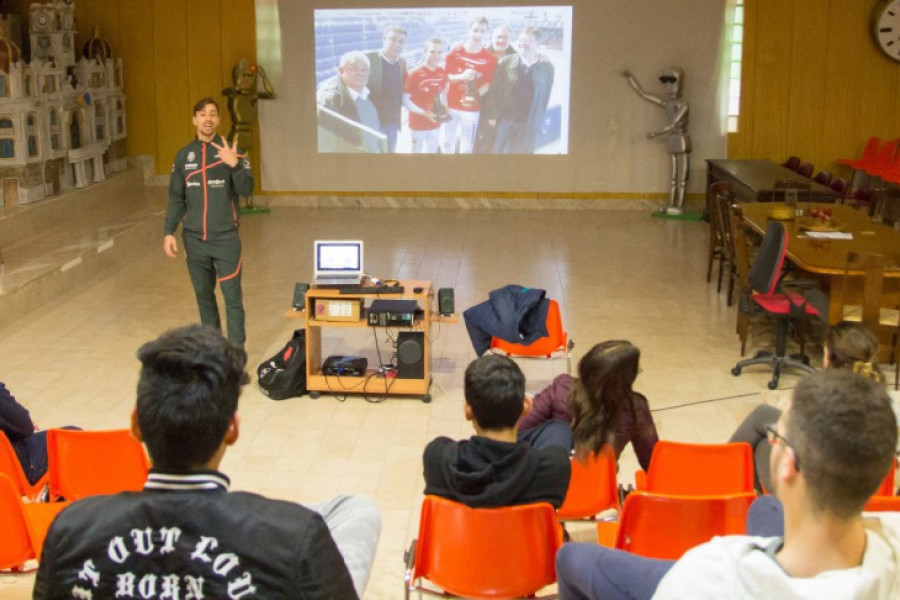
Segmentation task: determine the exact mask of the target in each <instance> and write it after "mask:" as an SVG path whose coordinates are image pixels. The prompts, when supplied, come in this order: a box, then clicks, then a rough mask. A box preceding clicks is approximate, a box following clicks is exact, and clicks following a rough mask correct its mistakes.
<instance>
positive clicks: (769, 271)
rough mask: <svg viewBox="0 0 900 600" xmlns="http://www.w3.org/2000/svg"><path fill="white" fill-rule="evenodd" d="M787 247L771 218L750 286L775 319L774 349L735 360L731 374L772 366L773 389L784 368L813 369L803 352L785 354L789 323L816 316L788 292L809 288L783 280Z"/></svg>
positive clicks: (813, 309)
mask: <svg viewBox="0 0 900 600" xmlns="http://www.w3.org/2000/svg"><path fill="white" fill-rule="evenodd" d="M787 248H788V235H787V230H786V229H785V228H784V225H783V224H782V223H781V222H779V221H772V222H770V223H769V227H768V229H767V230H766V234H765V236H763V240H762V243H761V244H760V246H759V251H758V253H757V255H756V258H755V259H754V261H753V265H752V266H751V267H750V289H751V295H750V300H752V301H753V302H754V303H755V304H756V305H758V306H759V307H760V308H762V310H763V311H765V313H766V314H769V315H771V316H773V317H774V318H775V351H774V352H769V351H765V350H762V351H760V352H758V353H757V354H756V356H754V357H753V358H747V359H744V360H742V361H740V362H738V363H737V364H736V365H735V366H734V368H732V369H731V374H732V375H734V376H735V377H737V376H738V375H740V374H741V371H742V370H743V369H744V368H745V367H749V366H752V365H763V364H765V365H771V366H772V368H773V373H772V379H771V380H770V381H769V384H768V387H769V389H770V390H774V389H775V388H777V387H778V379H779V378H780V377H781V371H782V370H783V369H784V368H785V367H793V368H796V369H800V370H802V371H806V372H807V373H812V372H813V371H814V369H813V368H812V367H810V366H809V358H808V357H807V356H805V355H803V354H802V353H801V354H800V355H799V356H797V357H792V356H787V354H786V347H787V337H788V331H789V329H790V325H791V323H798V324H799V325H800V326H802V320H803V319H805V318H806V317H807V315H811V316H818V315H819V311H818V309H817V308H816V307H814V306H812V305H811V304H809V303H808V302H807V301H806V298H804V297H803V295H802V294H800V293H798V292H794V291H788V290H787V289H786V288H788V287H790V286H794V287H798V288H801V287H802V288H808V287H810V282H806V281H801V280H794V281H790V282H786V281H784V280H783V277H784V274H783V266H784V260H785V256H786V254H787Z"/></svg>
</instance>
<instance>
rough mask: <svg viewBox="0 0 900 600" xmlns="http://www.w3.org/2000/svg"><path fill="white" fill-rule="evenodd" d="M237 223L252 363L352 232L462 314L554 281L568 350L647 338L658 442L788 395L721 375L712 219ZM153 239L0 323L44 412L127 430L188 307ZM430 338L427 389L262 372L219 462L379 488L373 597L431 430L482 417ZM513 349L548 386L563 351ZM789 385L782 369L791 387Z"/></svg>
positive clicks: (704, 429)
mask: <svg viewBox="0 0 900 600" xmlns="http://www.w3.org/2000/svg"><path fill="white" fill-rule="evenodd" d="M73 218H77V216H73ZM156 218H160V217H156ZM155 226H157V225H156V224H154V227H155ZM160 229H161V226H160ZM242 238H243V242H244V253H245V260H244V273H245V275H244V293H245V305H246V309H247V326H248V334H249V339H248V352H249V355H250V368H251V370H253V371H254V372H255V366H256V365H257V364H258V363H259V362H260V361H261V360H263V359H264V358H266V357H267V356H269V355H271V354H272V353H274V352H275V351H276V350H277V349H279V348H280V346H281V345H282V344H283V343H284V342H285V341H286V340H287V339H288V337H289V336H290V334H291V332H292V330H293V329H294V328H295V327H299V326H300V324H301V322H300V321H297V320H291V319H287V318H285V317H284V316H283V315H284V312H285V309H286V308H287V307H288V305H289V303H290V299H291V294H292V290H293V285H294V282H295V281H308V279H309V277H310V275H311V268H312V256H311V253H312V242H313V240H314V239H328V238H338V239H341V238H347V239H353V238H359V239H363V240H364V241H365V248H366V257H365V262H366V267H367V271H368V272H369V273H371V274H373V275H376V276H379V277H383V278H384V277H399V278H419V279H431V280H433V281H434V284H435V287H453V288H455V290H456V306H457V310H458V311H460V312H461V310H462V309H465V308H466V307H468V306H471V305H473V304H476V303H478V302H480V301H482V300H484V299H486V298H487V294H488V292H489V291H490V290H493V289H495V288H498V287H500V286H502V285H504V284H507V283H520V284H523V285H528V286H533V287H541V288H544V289H546V290H547V292H548V295H549V296H550V297H553V298H556V299H558V300H559V301H560V305H561V308H562V313H563V320H564V323H565V324H566V327H567V329H568V331H569V333H570V335H571V337H572V339H574V340H575V343H576V346H575V359H576V360H577V358H579V357H580V356H581V354H582V353H583V352H584V351H585V350H587V349H589V348H590V347H591V345H592V344H594V343H596V342H599V341H602V340H606V339H611V338H625V339H629V340H631V341H632V342H633V343H634V344H636V345H637V346H638V347H640V348H641V350H642V366H643V373H642V374H641V375H640V376H639V378H638V381H637V385H636V388H637V389H638V390H639V391H641V392H643V393H644V394H646V396H647V397H648V398H649V400H650V404H651V407H652V408H653V409H654V410H655V411H656V412H655V419H656V422H657V426H658V428H659V432H660V435H661V436H662V437H664V438H670V439H678V440H690V441H709V442H712V441H723V440H725V439H727V437H728V436H729V434H730V433H731V431H732V430H733V428H734V427H735V425H736V424H737V423H738V422H739V421H740V420H741V418H742V417H743V416H744V415H745V414H746V413H747V412H748V411H749V410H750V408H751V407H752V406H754V405H755V404H756V403H758V402H760V401H770V402H772V401H775V400H776V399H777V394H776V393H771V392H768V391H767V390H766V386H765V384H766V382H767V381H768V378H769V374H768V373H767V372H766V370H765V369H749V370H747V371H745V373H744V374H743V375H742V376H741V377H732V375H731V374H730V372H729V370H730V368H731V366H732V365H733V364H734V362H735V361H736V360H738V358H739V356H738V355H739V347H740V344H739V341H738V339H737V337H736V335H735V334H734V322H735V314H736V308H735V307H734V306H732V307H726V304H725V297H724V294H718V293H716V290H715V285H714V284H712V285H710V284H707V283H706V281H705V272H706V245H707V226H706V224H705V223H702V222H690V221H671V220H666V219H658V218H651V216H650V215H649V214H648V213H646V212H643V211H642V212H636V211H525V210H521V211H517V210H411V209H306V208H276V209H274V210H273V212H272V213H271V214H262V215H251V216H247V217H245V218H244V220H243V228H242ZM161 241H162V240H161V239H160V244H159V245H152V246H150V247H147V248H146V249H145V251H144V252H142V253H139V254H138V255H137V256H135V257H133V259H129V260H128V261H126V263H125V265H124V266H122V267H121V268H118V269H117V270H115V271H113V272H112V273H110V274H108V275H106V276H103V277H102V278H95V279H93V280H91V281H89V282H87V283H85V284H84V285H83V286H82V288H81V289H80V290H79V291H77V292H76V293H72V294H69V295H67V296H66V297H65V298H64V299H63V300H61V301H59V302H56V303H52V304H49V305H47V306H44V307H43V308H41V309H40V310H38V311H37V312H35V313H33V314H32V315H31V316H29V317H27V318H24V319H21V320H19V321H17V322H16V323H14V324H13V325H11V326H9V327H7V328H6V329H3V330H0V379H2V380H3V381H5V382H6V383H7V385H8V386H9V388H10V389H11V390H13V392H14V393H15V394H16V396H17V397H18V399H19V400H20V401H21V402H23V403H24V404H26V405H27V406H28V407H29V408H30V410H31V412H32V416H33V417H34V419H35V421H36V422H37V423H38V424H39V425H41V426H42V427H51V426H59V425H67V424H77V425H80V426H82V427H85V428H120V427H125V426H126V425H127V423H128V416H129V412H130V410H131V408H132V405H133V402H134V388H135V383H136V380H137V367H138V364H137V361H136V359H135V358H134V355H135V351H136V350H137V348H138V346H139V345H140V344H141V343H143V342H145V341H147V340H149V339H151V338H153V337H155V336H156V335H158V334H159V333H161V332H162V331H163V330H165V329H167V328H169V327H173V326H177V325H181V324H184V323H187V322H191V321H194V320H195V319H196V308H195V306H194V302H193V295H192V291H191V288H190V283H189V281H188V277H187V273H186V270H185V267H184V264H183V261H182V260H168V259H166V258H165V257H164V256H163V253H162V249H161ZM7 269H9V270H11V271H12V270H14V269H15V264H12V263H8V264H7ZM356 333H357V334H359V335H356V336H351V335H349V334H348V335H343V336H341V335H338V336H329V337H328V341H327V344H326V347H325V349H324V350H323V352H324V353H325V354H330V353H368V354H369V355H371V354H372V339H371V337H370V336H369V334H368V331H366V332H363V333H362V334H360V332H356ZM432 337H433V340H432V343H433V356H434V386H433V388H432V393H433V396H434V400H433V402H432V403H431V404H423V403H422V402H420V401H418V400H416V399H389V400H387V401H385V402H382V403H379V404H373V403H367V402H366V401H365V400H363V399H361V398H358V397H350V398H347V399H346V400H341V399H337V398H334V397H328V396H323V397H321V398H319V399H317V400H311V399H310V398H308V397H303V398H295V399H291V400H287V401H283V402H273V401H271V400H268V399H267V398H266V397H265V396H263V394H262V393H260V391H259V390H258V389H257V388H256V387H255V385H250V386H248V387H247V388H246V390H245V392H244V394H243V396H242V400H241V415H242V423H243V429H242V435H241V439H240V441H239V442H238V443H237V445H236V446H234V447H233V448H232V449H231V450H230V451H229V452H228V454H227V455H226V457H225V461H224V464H223V470H224V471H225V472H226V473H228V474H229V475H230V476H231V478H232V481H233V487H234V488H236V489H244V490H253V491H256V492H260V493H262V494H265V495H268V496H272V497H278V498H286V499H291V500H294V501H298V502H315V501H318V500H323V499H327V498H329V497H331V496H332V495H334V494H336V493H338V492H351V493H359V494H365V495H367V496H370V497H372V498H374V499H375V501H376V502H377V503H378V504H379V506H380V507H381V509H382V511H383V515H384V528H383V534H382V537H381V543H380V547H379V551H378V556H377V558H376V562H375V567H374V572H373V576H372V579H371V582H370V585H369V589H368V591H367V594H366V598H369V599H382V598H384V599H394V598H400V597H402V596H401V594H402V592H401V589H402V588H401V585H402V571H403V565H402V556H403V550H404V549H405V548H406V547H407V546H408V544H409V542H410V540H411V539H413V538H414V537H415V535H416V530H417V525H418V509H419V505H420V502H421V499H422V495H421V492H422V488H423V482H422V475H421V471H422V467H421V453H422V449H423V447H424V445H425V444H426V443H427V441H428V440H430V439H432V438H434V437H435V436H437V435H449V436H453V437H462V436H468V435H469V434H470V433H471V432H470V429H469V425H468V424H467V423H466V421H465V420H464V418H463V408H462V391H461V388H462V372H463V369H464V368H465V366H466V364H467V363H468V362H469V361H470V360H472V359H473V358H474V356H475V355H474V352H473V350H472V346H471V344H470V343H469V341H468V337H467V335H466V330H465V326H464V325H463V323H462V321H460V323H458V324H455V325H442V326H440V327H439V328H438V327H435V328H434V329H433V330H432ZM379 339H381V338H379ZM757 340H761V341H763V342H764V341H765V338H764V337H758V338H757ZM818 359H819V357H814V359H813V360H814V362H818ZM520 364H522V365H523V368H524V369H525V372H526V375H527V376H528V387H529V389H530V390H535V391H536V390H538V389H540V388H541V387H542V386H543V385H545V384H547V383H548V382H549V381H550V380H551V379H552V377H553V376H554V375H555V374H557V373H559V372H560V371H561V369H564V364H565V363H564V362H563V361H557V362H554V363H552V364H551V363H547V362H545V361H520ZM795 381H796V379H795V376H794V375H791V374H787V375H785V376H784V377H783V378H782V384H781V387H782V388H785V389H787V388H790V387H792V386H793V384H794V382H795ZM635 467H636V460H635V459H634V456H633V454H631V452H630V450H626V454H624V455H623V458H622V460H621V473H622V475H621V479H622V480H623V481H628V480H631V479H633V476H632V474H633V472H634V469H635ZM32 577H33V576H32V575H28V574H25V575H2V576H0V597H2V598H25V597H29V590H30V585H31V581H32Z"/></svg>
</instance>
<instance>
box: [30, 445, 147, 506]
mask: <svg viewBox="0 0 900 600" xmlns="http://www.w3.org/2000/svg"><path fill="white" fill-rule="evenodd" d="M47 458H48V463H49V467H50V469H49V472H50V497H51V498H65V499H66V500H78V499H80V498H84V497H86V496H94V495H97V494H114V493H116V492H122V491H126V490H130V491H137V490H140V489H141V488H143V487H144V483H145V482H146V481H147V472H148V470H149V461H148V460H147V455H146V454H145V453H144V448H143V446H141V444H140V442H138V441H137V440H136V439H134V436H132V435H131V432H130V431H128V430H127V429H117V430H112V431H72V430H67V429H50V430H48V431H47Z"/></svg>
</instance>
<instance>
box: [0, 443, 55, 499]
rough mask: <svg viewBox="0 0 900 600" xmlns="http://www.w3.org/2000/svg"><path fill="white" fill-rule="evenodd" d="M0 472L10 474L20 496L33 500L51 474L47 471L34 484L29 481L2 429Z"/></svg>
mask: <svg viewBox="0 0 900 600" xmlns="http://www.w3.org/2000/svg"><path fill="white" fill-rule="evenodd" d="M0 473H3V474H5V475H8V476H9V478H10V479H11V480H12V482H13V484H14V485H15V486H16V489H17V490H18V491H19V495H20V496H26V497H28V498H29V499H31V500H34V499H35V498H37V497H38V496H39V495H40V493H41V490H42V489H43V488H44V485H46V484H47V481H48V478H49V475H48V474H46V473H45V474H44V476H43V477H41V478H40V479H39V480H38V481H36V482H35V484H34V485H31V484H30V483H28V477H26V476H25V471H23V470H22V465H21V463H19V457H18V455H16V451H15V449H13V447H12V444H11V443H10V441H9V438H8V437H6V434H5V433H3V432H2V431H0Z"/></svg>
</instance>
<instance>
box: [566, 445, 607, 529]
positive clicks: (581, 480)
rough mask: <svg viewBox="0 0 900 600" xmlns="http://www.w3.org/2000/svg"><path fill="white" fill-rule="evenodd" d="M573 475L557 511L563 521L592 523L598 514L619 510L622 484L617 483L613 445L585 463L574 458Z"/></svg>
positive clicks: (589, 457) (592, 456)
mask: <svg viewBox="0 0 900 600" xmlns="http://www.w3.org/2000/svg"><path fill="white" fill-rule="evenodd" d="M571 462H572V476H571V478H570V479H569V489H568V490H567V491H566V499H565V501H564V502H563V504H562V506H560V507H559V509H557V511H556V517H557V518H558V519H559V520H560V521H575V520H581V519H589V520H593V519H594V517H595V516H596V515H597V513H599V512H601V511H604V510H607V509H610V508H615V509H617V510H618V508H619V484H618V481H617V480H616V453H615V451H614V450H613V449H612V447H611V446H608V445H607V446H604V447H603V448H602V449H601V450H600V452H595V453H592V454H590V455H589V456H588V457H587V461H586V462H581V461H580V460H577V459H575V458H573V459H572V461H571Z"/></svg>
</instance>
